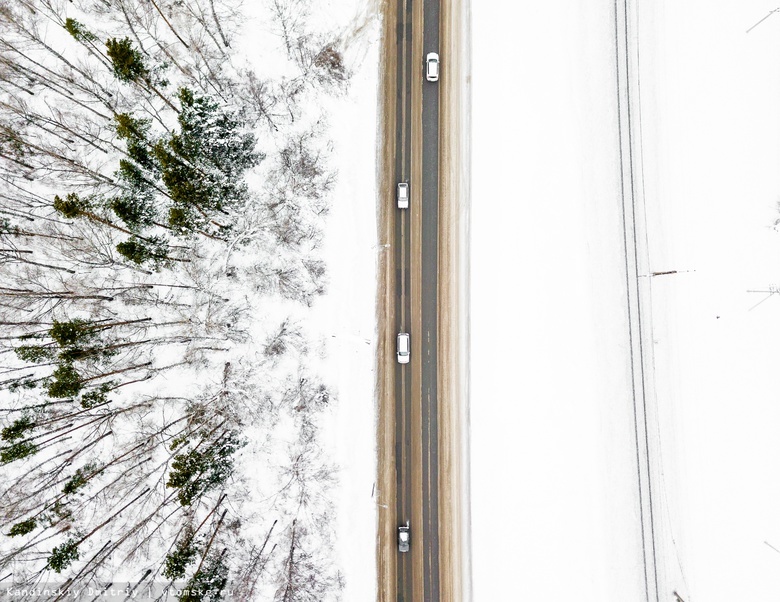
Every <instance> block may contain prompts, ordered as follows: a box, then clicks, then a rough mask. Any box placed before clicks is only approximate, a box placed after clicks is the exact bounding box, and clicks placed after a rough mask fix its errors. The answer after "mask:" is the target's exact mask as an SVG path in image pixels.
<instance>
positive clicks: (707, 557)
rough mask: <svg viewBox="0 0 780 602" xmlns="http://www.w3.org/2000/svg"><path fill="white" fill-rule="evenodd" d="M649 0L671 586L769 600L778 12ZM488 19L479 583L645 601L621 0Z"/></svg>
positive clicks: (653, 215) (664, 546) (706, 596)
mask: <svg viewBox="0 0 780 602" xmlns="http://www.w3.org/2000/svg"><path fill="white" fill-rule="evenodd" d="M636 6H637V8H638V11H639V12H638V15H639V19H638V26H637V28H636V29H635V31H636V33H637V36H638V38H637V39H638V46H639V52H640V71H639V73H640V76H641V94H642V96H641V102H642V127H643V131H642V140H643V156H644V174H645V178H644V192H645V201H646V211H647V215H646V219H647V229H648V240H647V244H648V259H649V265H650V266H651V270H652V271H655V272H662V271H673V270H677V271H678V272H680V273H678V274H672V275H666V276H656V277H654V278H652V294H651V295H650V296H649V297H648V298H647V299H645V300H644V301H645V316H644V317H645V318H646V319H650V318H651V319H652V341H647V343H648V344H651V345H652V346H653V351H652V354H651V357H652V358H653V361H654V365H655V370H654V372H653V373H652V374H650V375H649V378H650V379H651V382H650V383H649V384H650V390H651V391H654V396H651V397H650V398H649V402H650V403H652V404H654V408H655V410H656V412H657V416H658V422H657V423H654V424H653V430H652V431H651V433H650V436H651V438H652V439H653V442H654V444H658V445H659V446H660V449H661V453H660V454H657V455H656V456H655V457H654V458H653V459H652V461H653V465H654V467H655V470H654V479H655V481H654V485H655V491H654V493H655V499H656V508H657V512H656V521H657V525H658V533H657V536H658V539H659V548H658V549H659V552H660V554H661V556H660V557H659V566H660V571H659V576H660V579H661V580H660V583H659V599H661V600H667V599H672V591H673V590H676V591H677V592H678V593H679V594H680V595H681V596H682V597H683V598H684V599H685V600H686V602H690V600H694V601H695V600H716V601H717V600H723V601H726V600H735V599H755V600H768V599H771V597H772V596H773V595H774V592H776V591H777V586H778V580H780V565H779V564H778V563H780V554H778V552H777V551H775V550H773V549H772V548H771V547H769V545H766V544H765V542H768V544H770V545H773V546H775V547H777V548H778V549H780V545H778V543H780V533H779V532H778V531H780V527H778V524H779V523H778V520H777V517H778V508H780V487H779V486H778V482H779V481H778V478H777V474H778V473H780V471H779V470H778V468H780V438H779V437H778V436H777V432H778V428H777V427H778V425H779V423H780V404H779V403H778V399H777V398H778V387H777V384H778V377H777V370H776V368H775V365H776V361H775V359H776V357H777V356H776V354H775V353H773V351H774V345H773V342H774V336H773V335H774V333H775V332H776V330H777V326H778V322H780V313H779V311H778V310H780V308H777V306H776V305H775V303H776V302H777V298H771V299H768V300H767V301H766V302H765V303H763V304H762V305H760V306H758V307H756V308H755V309H752V310H751V307H752V306H753V305H755V304H756V303H757V302H758V301H760V300H761V299H762V298H763V296H762V295H760V294H753V293H747V292H746V291H747V289H752V288H757V289H765V288H767V287H768V285H770V284H773V283H775V282H776V280H775V275H776V270H777V257H778V250H780V239H778V234H777V233H776V232H775V231H774V230H772V229H771V226H772V224H773V223H774V220H775V219H776V218H777V209H776V206H775V205H776V202H777V200H778V184H780V182H779V181H778V180H779V179H778V167H777V166H778V165H780V143H779V142H780V122H779V121H778V119H779V117H778V115H780V112H778V111H777V106H779V105H780V88H779V87H778V85H779V84H780V82H779V81H778V78H777V76H776V72H777V56H778V42H779V41H780V37H778V35H777V28H779V27H780V16H778V15H775V16H772V17H770V18H769V19H768V20H767V21H766V22H764V23H762V24H761V25H760V26H758V27H757V28H756V29H755V30H753V31H752V32H751V33H750V34H746V33H745V31H746V30H747V29H748V28H749V27H750V26H751V25H752V24H754V23H755V22H756V21H758V20H759V19H761V18H762V17H764V16H765V15H766V14H767V13H768V12H769V10H770V9H772V8H774V6H770V5H766V4H765V3H761V2H754V1H750V2H744V3H738V4H733V5H729V6H716V7H713V5H712V3H704V2H700V1H691V0H686V1H685V2H661V3H656V2H654V3H638V4H637V5H636ZM472 18H473V22H472V25H473V40H472V49H473V55H472V60H473V105H472V110H473V130H472V145H473V146H472V153H473V168H474V171H473V190H472V217H473V219H472V230H471V233H472V258H471V261H472V264H471V302H472V305H471V312H472V313H471V319H472V322H471V333H472V346H471V365H472V380H471V385H472V386H471V400H470V405H471V454H472V463H471V471H472V472H471V495H472V511H471V513H472V540H473V550H472V555H473V568H474V599H475V600H477V601H482V600H497V599H506V596H507V594H508V593H509V592H511V593H512V597H513V598H517V599H530V598H533V597H539V598H544V599H550V600H578V601H587V600H600V601H601V600H642V599H645V592H644V585H643V581H642V579H643V577H642V575H643V569H642V566H641V541H640V540H639V531H638V518H637V516H636V505H637V500H636V495H637V488H636V474H635V473H636V457H635V456H636V451H635V449H634V444H633V434H632V429H633V423H632V416H631V409H632V407H631V403H630V389H629V385H630V381H629V374H628V358H627V357H626V356H627V349H628V342H627V330H626V321H625V316H624V313H625V266H624V264H623V261H624V260H623V247H622V229H621V224H620V213H619V212H620V200H619V197H618V184H619V182H618V181H617V178H618V176H619V172H618V163H617V150H618V149H617V132H616V127H617V123H616V118H617V116H616V113H615V65H614V46H615V40H614V27H615V25H614V3H612V2H607V1H600V2H596V3H587V5H586V4H585V3H575V2H565V3H557V4H555V3H537V4H535V5H524V6H523V8H522V10H520V9H512V8H506V9H504V11H503V13H502V16H501V18H498V15H497V9H496V7H495V6H494V5H489V4H486V3H476V2H473V3H472ZM775 19H776V20H775ZM496 57H500V60H497V58H496ZM508 140H511V143H509V142H507V141H508Z"/></svg>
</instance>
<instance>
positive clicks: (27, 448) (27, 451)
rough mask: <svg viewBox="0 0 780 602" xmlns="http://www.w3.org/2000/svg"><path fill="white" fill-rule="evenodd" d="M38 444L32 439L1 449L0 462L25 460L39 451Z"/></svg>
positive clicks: (7, 462)
mask: <svg viewBox="0 0 780 602" xmlns="http://www.w3.org/2000/svg"><path fill="white" fill-rule="evenodd" d="M37 451H38V446H37V445H35V443H32V442H31V441H19V442H18V443H14V444H13V445H11V446H10V447H4V448H2V449H0V464H9V463H10V462H13V461H15V460H23V459H24V458H27V457H28V456H32V455H33V454H35V453H37Z"/></svg>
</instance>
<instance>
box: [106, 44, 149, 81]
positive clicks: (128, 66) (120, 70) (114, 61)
mask: <svg viewBox="0 0 780 602" xmlns="http://www.w3.org/2000/svg"><path fill="white" fill-rule="evenodd" d="M106 54H108V58H109V59H110V60H111V66H112V67H113V68H114V75H115V76H116V78H117V79H118V80H120V81H123V82H132V81H136V80H137V79H139V78H145V77H147V76H148V75H149V70H148V69H147V68H146V65H144V61H143V57H142V56H141V53H140V52H138V51H137V50H136V49H135V48H133V43H132V42H131V41H130V38H123V39H121V40H118V39H116V38H110V39H108V40H106Z"/></svg>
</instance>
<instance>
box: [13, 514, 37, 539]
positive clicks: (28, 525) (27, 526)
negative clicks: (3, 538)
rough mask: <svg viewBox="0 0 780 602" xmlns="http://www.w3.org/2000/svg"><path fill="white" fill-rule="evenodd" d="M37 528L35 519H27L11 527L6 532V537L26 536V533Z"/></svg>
mask: <svg viewBox="0 0 780 602" xmlns="http://www.w3.org/2000/svg"><path fill="white" fill-rule="evenodd" d="M37 526H38V521H36V520H35V517H33V518H28V519H27V520H23V521H22V522H20V523H16V524H15V525H13V526H12V527H11V529H10V530H9V531H8V537H19V536H21V535H27V534H28V533H31V532H32V531H33V530H34V529H35V527H37Z"/></svg>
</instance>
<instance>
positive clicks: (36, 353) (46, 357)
mask: <svg viewBox="0 0 780 602" xmlns="http://www.w3.org/2000/svg"><path fill="white" fill-rule="evenodd" d="M14 353H15V354H16V357H18V358H19V359H20V360H23V361H25V362H30V363H31V364H42V363H44V362H46V361H50V360H53V359H54V356H55V351H54V349H52V348H51V347H45V346H43V345H20V346H19V347H17V348H16V349H14Z"/></svg>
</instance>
